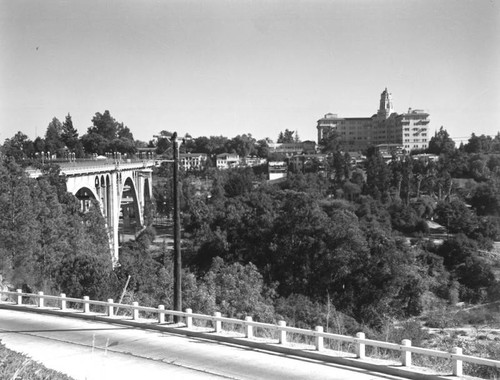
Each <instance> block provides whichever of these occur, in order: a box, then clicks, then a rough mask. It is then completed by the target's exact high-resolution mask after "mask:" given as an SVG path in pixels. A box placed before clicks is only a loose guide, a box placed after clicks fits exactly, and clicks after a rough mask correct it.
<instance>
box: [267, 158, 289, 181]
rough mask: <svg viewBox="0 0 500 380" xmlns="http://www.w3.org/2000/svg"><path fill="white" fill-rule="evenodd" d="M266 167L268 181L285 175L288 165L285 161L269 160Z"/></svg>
mask: <svg viewBox="0 0 500 380" xmlns="http://www.w3.org/2000/svg"><path fill="white" fill-rule="evenodd" d="M267 167H268V173H269V180H270V181H273V180H276V179H280V178H286V177H287V174H288V166H287V164H286V162H285V161H269V162H268V163H267Z"/></svg>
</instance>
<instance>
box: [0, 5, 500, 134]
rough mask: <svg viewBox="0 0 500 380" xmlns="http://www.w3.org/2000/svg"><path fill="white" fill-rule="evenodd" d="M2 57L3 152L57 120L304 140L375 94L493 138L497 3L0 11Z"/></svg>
mask: <svg viewBox="0 0 500 380" xmlns="http://www.w3.org/2000/svg"><path fill="white" fill-rule="evenodd" d="M0 49H1V50H0V51H1V54H0V143H3V141H4V140H5V139H6V138H10V137H12V136H14V135H15V133H17V132H18V131H21V132H23V133H25V134H26V135H28V137H29V138H31V139H34V138H35V137H37V136H40V137H44V135H45V132H46V129H47V126H48V124H49V123H50V121H51V120H52V118H53V117H57V118H58V119H59V120H61V121H64V118H65V116H66V115H67V114H68V113H69V114H71V117H72V120H73V124H74V126H75V127H76V128H77V129H78V131H79V133H80V136H81V135H83V134H85V133H86V132H87V128H88V127H90V126H91V125H92V121H91V120H92V117H93V116H94V115H95V113H96V112H100V113H103V112H104V111H105V110H109V111H110V113H111V115H112V116H113V117H114V118H115V119H116V120H117V121H118V122H123V123H124V124H125V125H126V126H128V127H129V128H130V130H131V132H132V133H133V135H134V137H135V139H138V140H142V141H149V140H151V139H152V138H153V135H155V134H158V133H159V132H160V131H162V130H167V131H177V132H178V133H179V134H180V135H184V134H186V133H189V134H190V135H191V136H193V137H198V136H221V135H222V136H226V137H229V138H232V137H234V136H237V135H241V134H251V135H252V136H253V137H254V138H256V139H263V138H266V137H269V138H271V139H272V140H276V139H277V137H278V134H279V132H280V131H284V130H285V129H289V130H293V131H297V133H298V135H299V137H300V138H301V139H302V140H316V136H317V131H316V124H317V120H318V119H320V118H321V117H323V116H324V115H325V114H326V113H329V112H331V113H336V114H338V115H339V116H340V117H370V116H371V115H373V114H374V113H376V111H377V109H378V106H379V99H380V94H381V93H382V91H383V90H384V89H385V88H387V89H388V91H389V92H390V93H392V97H393V104H394V108H395V111H396V112H398V113H403V112H406V111H407V110H408V108H409V107H411V108H413V109H423V110H426V111H428V112H429V113H430V120H431V122H430V129H431V132H434V130H437V129H439V127H440V126H443V127H444V128H445V129H446V130H447V131H448V133H449V134H450V135H451V136H452V137H456V138H462V139H465V140H466V139H467V138H468V136H470V134H471V133H472V132H474V133H476V134H486V135H496V134H497V133H498V132H499V131H500V2H499V1H493V0H471V1H467V0H453V1H451V0H439V1H435V0H418V1H415V0H406V1H400V0H394V1H393V0H345V1H344V0H328V1H327V0H307V1H306V0H266V1H264V0H252V1H251V0H241V1H233V0H182V1H176V0H162V1H154V0H141V1H139V0H135V1H132V0H100V1H96V0H86V1H76V0H74V1H70V0H64V1H62V0H44V1H35V0H0Z"/></svg>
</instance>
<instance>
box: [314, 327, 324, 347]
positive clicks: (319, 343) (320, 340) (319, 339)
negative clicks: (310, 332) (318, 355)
mask: <svg viewBox="0 0 500 380" xmlns="http://www.w3.org/2000/svg"><path fill="white" fill-rule="evenodd" d="M315 330H316V332H317V333H322V332H323V326H316V328H315ZM324 348H325V346H324V344H323V337H322V336H321V335H316V351H323V349H324Z"/></svg>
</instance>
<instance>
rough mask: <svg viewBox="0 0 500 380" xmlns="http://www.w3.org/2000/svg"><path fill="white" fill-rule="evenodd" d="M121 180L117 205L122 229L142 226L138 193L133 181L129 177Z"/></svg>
mask: <svg viewBox="0 0 500 380" xmlns="http://www.w3.org/2000/svg"><path fill="white" fill-rule="evenodd" d="M123 179H124V182H123V186H122V188H121V192H120V196H119V205H120V214H121V219H122V223H123V227H124V230H126V229H128V228H131V227H139V226H141V225H142V210H141V207H140V204H139V193H138V191H137V185H136V183H135V181H134V180H133V178H132V177H131V176H126V177H125V178H123ZM134 232H135V231H134Z"/></svg>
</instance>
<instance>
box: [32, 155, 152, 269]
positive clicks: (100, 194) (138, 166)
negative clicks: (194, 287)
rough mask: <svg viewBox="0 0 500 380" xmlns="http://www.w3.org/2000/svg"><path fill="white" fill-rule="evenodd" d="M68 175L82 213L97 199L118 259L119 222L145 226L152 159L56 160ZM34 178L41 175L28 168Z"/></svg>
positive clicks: (136, 226)
mask: <svg viewBox="0 0 500 380" xmlns="http://www.w3.org/2000/svg"><path fill="white" fill-rule="evenodd" d="M55 163H56V164H57V165H59V166H60V168H61V174H62V175H64V176H65V178H66V187H67V190H68V192H70V193H72V194H74V195H75V196H76V197H77V198H78V199H79V201H80V207H81V210H82V211H83V212H85V211H86V210H88V208H89V207H90V205H91V202H92V199H95V200H96V201H97V202H98V203H99V206H100V210H101V213H102V215H103V216H104V219H105V221H106V226H107V232H108V236H109V245H110V250H111V253H112V256H113V262H117V261H118V249H119V246H120V241H119V236H118V230H119V226H120V224H122V225H123V226H125V227H135V229H136V230H137V229H139V228H141V227H142V226H144V207H145V206H146V204H147V203H148V202H150V200H151V195H152V169H151V168H152V167H153V166H155V163H156V161H153V160H138V161H132V160H127V161H123V160H111V159H104V160H87V161H70V162H55ZM28 174H29V176H30V177H31V178H38V177H39V176H41V175H42V172H41V171H40V170H33V169H31V170H28Z"/></svg>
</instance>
